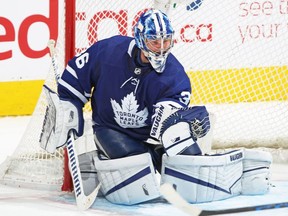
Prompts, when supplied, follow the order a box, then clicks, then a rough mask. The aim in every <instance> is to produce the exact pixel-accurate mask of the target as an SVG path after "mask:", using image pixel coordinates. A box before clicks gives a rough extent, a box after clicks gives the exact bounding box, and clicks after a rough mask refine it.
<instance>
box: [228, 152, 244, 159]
mask: <svg viewBox="0 0 288 216" xmlns="http://www.w3.org/2000/svg"><path fill="white" fill-rule="evenodd" d="M242 158H243V152H238V153H236V154H233V155H230V161H235V160H239V159H242Z"/></svg>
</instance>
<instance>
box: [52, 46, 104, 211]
mask: <svg viewBox="0 0 288 216" xmlns="http://www.w3.org/2000/svg"><path fill="white" fill-rule="evenodd" d="M48 48H49V51H50V55H51V60H52V67H53V71H54V75H55V80H56V82H57V83H58V80H59V79H60V74H59V72H58V64H57V59H56V53H55V41H54V40H49V42H48ZM54 113H56V111H55V112H54ZM67 153H68V158H69V170H70V173H71V176H72V181H73V187H74V193H75V197H76V203H77V206H78V208H79V209H80V210H86V209H88V208H90V206H91V205H92V204H93V203H94V201H95V199H96V197H97V194H98V191H99V189H100V185H101V184H100V183H99V185H98V186H97V187H96V188H95V189H94V191H92V193H90V194H89V195H85V193H84V187H83V182H82V178H81V172H80V167H79V161H78V156H77V153H76V149H75V138H74V133H73V131H70V132H69V134H68V139H67Z"/></svg>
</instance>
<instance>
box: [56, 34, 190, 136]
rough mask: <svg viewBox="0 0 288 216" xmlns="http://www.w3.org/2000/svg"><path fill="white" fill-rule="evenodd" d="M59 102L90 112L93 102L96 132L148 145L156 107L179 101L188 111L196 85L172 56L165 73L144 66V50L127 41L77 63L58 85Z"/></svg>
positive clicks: (101, 45)
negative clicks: (107, 130) (87, 108)
mask: <svg viewBox="0 0 288 216" xmlns="http://www.w3.org/2000/svg"><path fill="white" fill-rule="evenodd" d="M58 93H59V97H60V98H63V99H68V100H71V101H73V102H74V104H79V105H80V106H84V104H85V103H86V102H87V101H88V100H89V99H90V98H91V106H92V119H93V123H94V125H93V128H94V130H96V131H97V130H98V129H100V128H102V127H108V128H111V129H115V130H117V131H120V132H123V133H125V134H128V135H129V136H131V137H133V138H136V139H139V140H146V139H147V138H149V134H150V129H151V125H152V115H153V114H154V113H153V112H154V105H155V104H156V103H157V102H160V101H166V100H171V101H174V102H175V101H176V102H178V103H180V104H183V106H187V105H188V104H189V101H190V95H191V84H190V80H189V78H188V76H187V74H186V72H185V71H184V68H183V66H182V65H181V64H180V63H179V61H178V60H177V59H176V58H175V57H174V56H173V54H171V53H170V54H169V56H168V58H167V62H166V67H165V70H164V71H163V73H157V72H156V71H155V70H154V69H153V68H152V66H151V65H150V64H147V63H146V64H143V63H141V60H140V49H139V48H138V47H137V46H136V45H135V40H134V39H133V38H132V37H127V36H114V37H111V38H108V39H104V40H101V41H98V42H96V43H95V44H93V45H92V46H91V47H90V48H88V49H87V50H86V51H85V52H83V53H81V54H80V55H78V56H75V57H74V58H73V59H71V60H70V61H69V62H68V64H67V66H66V68H65V70H64V72H63V74H62V76H61V79H60V80H59V85H58Z"/></svg>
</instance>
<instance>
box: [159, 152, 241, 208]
mask: <svg viewBox="0 0 288 216" xmlns="http://www.w3.org/2000/svg"><path fill="white" fill-rule="evenodd" d="M243 156H244V155H243V151H242V150H237V151H233V152H229V153H226V154H223V155H212V156H191V155H176V156H174V157H168V156H166V155H164V156H163V162H162V173H161V184H163V183H170V184H172V185H173V186H174V187H175V189H176V190H177V191H178V193H179V194H180V195H181V196H182V197H183V198H184V199H186V200H187V201H188V202H191V203H201V202H210V201H216V200H222V199H227V198H230V197H233V196H236V195H239V194H240V193H241V176H242V171H243V163H242V159H243Z"/></svg>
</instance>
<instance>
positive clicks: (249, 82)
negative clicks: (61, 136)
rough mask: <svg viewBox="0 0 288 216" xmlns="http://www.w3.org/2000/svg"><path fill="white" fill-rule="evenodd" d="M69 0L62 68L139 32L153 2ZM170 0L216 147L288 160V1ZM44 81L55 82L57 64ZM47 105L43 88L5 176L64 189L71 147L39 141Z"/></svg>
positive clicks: (86, 145)
mask: <svg viewBox="0 0 288 216" xmlns="http://www.w3.org/2000/svg"><path fill="white" fill-rule="evenodd" d="M74 1H75V2H74ZM65 2H66V6H64V8H63V19H61V20H62V22H63V23H62V24H61V25H60V33H59V36H58V39H57V46H56V50H57V59H58V63H59V65H58V68H59V71H63V69H64V67H65V64H66V62H67V60H68V59H69V58H72V56H73V55H74V54H75V53H80V52H82V51H83V50H85V49H86V48H87V47H89V46H90V45H91V44H93V43H94V42H97V41H98V40H101V39H103V38H107V37H110V36H113V35H116V34H121V35H128V36H133V26H134V25H135V23H136V21H137V19H138V17H139V15H140V14H141V13H142V12H143V11H145V10H147V9H148V8H151V7H154V1H152V0H145V1H143V0H133V1H131V0H93V1H89V0H66V1H65ZM161 2H164V3H165V4H163V5H162V4H161ZM169 2H170V1H169V0H164V1H161V0H155V4H157V5H158V6H161V8H163V10H166V11H167V13H168V15H169V17H170V19H171V21H172V25H173V26H174V29H175V47H174V48H173V51H172V52H173V54H174V55H175V56H176V57H177V58H178V59H179V60H180V62H181V63H182V64H183V65H184V67H185V70H186V72H187V74H188V75H189V78H190V80H191V85H192V97H191V106H193V105H206V106H207V109H208V111H209V112H210V113H213V116H214V117H215V121H213V130H212V149H227V148H242V147H246V148H263V149H267V150H268V149H269V150H270V151H271V152H272V153H274V154H275V157H274V161H276V162H280V161H281V162H287V161H288V158H287V157H288V156H286V155H288V152H287V146H288V94H287V93H288V72H287V65H288V52H287V49H288V40H287V37H288V22H287V14H288V6H287V1H284V0H279V1H266V0H258V1H253V0H249V1H246V0H245V1H244V0H237V1H231V0H182V1H181V0H178V1H177V0H175V1H171V3H169ZM175 2H176V3H175ZM45 84H46V85H48V86H49V87H50V88H52V89H53V88H54V89H55V87H56V85H55V81H54V73H53V70H52V67H51V69H50V72H49V73H48V76H47V79H46V80H45ZM46 106H47V102H46V98H45V94H44V93H43V92H42V93H41V95H40V99H39V101H38V103H37V106H36V108H35V111H34V113H33V115H32V117H31V121H30V123H29V125H28V127H27V129H26V132H25V133H24V136H23V137H22V140H21V142H20V143H19V145H18V147H17V149H16V150H15V152H14V153H13V154H12V155H11V156H10V157H9V158H7V160H6V161H5V162H4V163H3V164H2V165H1V169H0V181H1V182H2V183H4V184H11V185H17V186H23V187H24V186H32V187H34V188H35V187H39V188H48V189H51V190H60V189H61V187H62V189H63V182H65V180H66V179H69V172H67V168H65V163H64V161H65V160H64V155H65V154H64V152H65V151H64V150H63V149H58V151H57V152H56V153H55V154H48V153H47V152H45V151H43V150H42V149H40V147H39V137H40V134H41V128H42V124H43V120H44V115H45V109H46ZM84 112H85V116H86V119H87V125H86V129H85V135H84V136H83V137H82V138H80V139H78V140H77V143H76V145H77V146H78V147H81V149H80V150H79V151H81V152H85V151H87V149H90V148H91V146H92V147H93V146H94V144H93V135H92V132H91V125H90V124H89V120H88V119H89V118H90V113H91V109H90V108H89V105H87V106H86V107H85V109H84ZM65 171H66V175H64V174H63V173H64V172H65ZM67 173H68V174H67ZM64 188H65V187H64Z"/></svg>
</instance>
